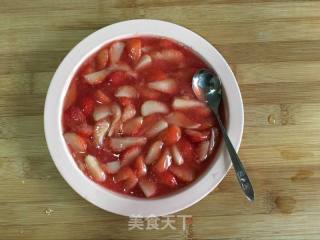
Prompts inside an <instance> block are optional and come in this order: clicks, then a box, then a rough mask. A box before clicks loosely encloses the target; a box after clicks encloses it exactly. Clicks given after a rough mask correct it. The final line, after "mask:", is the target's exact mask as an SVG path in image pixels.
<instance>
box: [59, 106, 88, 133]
mask: <svg viewBox="0 0 320 240" xmlns="http://www.w3.org/2000/svg"><path fill="white" fill-rule="evenodd" d="M65 113H66V114H65V116H64V123H65V124H66V125H67V126H69V127H70V128H72V129H73V128H75V127H76V126H79V125H82V124H83V123H86V116H85V115H84V114H83V112H82V111H81V110H80V109H79V108H78V107H73V106H72V107H70V108H69V109H68V110H67V111H66V112H65Z"/></svg>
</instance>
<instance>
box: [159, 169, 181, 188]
mask: <svg viewBox="0 0 320 240" xmlns="http://www.w3.org/2000/svg"><path fill="white" fill-rule="evenodd" d="M157 176H158V177H159V181H160V183H162V184H164V185H166V186H169V187H175V186H177V185H178V183H177V180H176V178H175V177H174V176H173V175H172V174H171V173H170V172H169V171H165V172H163V173H160V174H158V175H157Z"/></svg>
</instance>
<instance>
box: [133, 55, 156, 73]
mask: <svg viewBox="0 0 320 240" xmlns="http://www.w3.org/2000/svg"><path fill="white" fill-rule="evenodd" d="M151 63H152V58H151V57H150V55H148V54H145V55H143V56H142V57H141V58H140V60H139V62H138V63H137V65H136V67H135V69H136V70H137V71H139V70H142V69H144V68H146V67H148V66H150V65H151Z"/></svg>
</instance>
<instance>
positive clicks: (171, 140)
mask: <svg viewBox="0 0 320 240" xmlns="http://www.w3.org/2000/svg"><path fill="white" fill-rule="evenodd" d="M161 138H162V140H163V142H164V143H165V144H166V145H167V146H171V145H173V144H175V143H176V142H178V141H179V140H180V138H181V129H180V128H179V127H178V126H175V125H172V126H170V127H169V128H168V129H167V130H165V132H164V133H163V135H162V136H161Z"/></svg>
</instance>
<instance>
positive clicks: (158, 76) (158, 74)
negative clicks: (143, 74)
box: [148, 68, 167, 81]
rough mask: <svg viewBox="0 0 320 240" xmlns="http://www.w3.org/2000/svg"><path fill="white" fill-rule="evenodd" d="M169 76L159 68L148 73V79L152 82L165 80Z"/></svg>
mask: <svg viewBox="0 0 320 240" xmlns="http://www.w3.org/2000/svg"><path fill="white" fill-rule="evenodd" d="M166 78H167V75H166V74H165V73H164V72H163V71H162V70H161V69H159V68H153V69H150V70H149V71H148V79H150V81H160V80H165V79H166Z"/></svg>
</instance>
